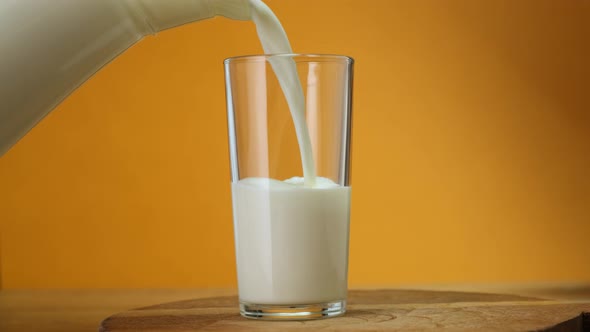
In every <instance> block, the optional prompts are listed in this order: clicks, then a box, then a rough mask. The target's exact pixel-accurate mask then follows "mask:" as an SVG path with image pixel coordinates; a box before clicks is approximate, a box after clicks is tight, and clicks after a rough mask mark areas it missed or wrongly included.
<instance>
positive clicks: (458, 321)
mask: <svg viewBox="0 0 590 332" xmlns="http://www.w3.org/2000/svg"><path fill="white" fill-rule="evenodd" d="M583 312H590V301H581V300H556V299H547V298H538V297H530V296H519V295H509V294H490V293H477V292H453V291H423V290H391V289H383V290H356V291H351V292H350V294H349V306H348V312H347V313H346V315H345V316H343V317H338V318H331V319H325V320H316V321H296V322H268V321H256V320H248V319H245V318H242V317H241V316H240V315H239V313H238V300H237V297H235V296H225V297H213V298H206V299H194V300H185V301H177V302H171V303H164V304H159V305H154V306H149V307H143V308H139V309H135V310H130V311H125V312H122V313H120V314H116V315H113V316H111V317H109V318H107V319H105V320H104V321H103V322H102V323H101V326H100V331H102V332H116V331H150V332H165V331H230V330H231V331H277V330H280V331H282V332H283V331H302V330H318V329H322V330H326V331H396V330H411V331H427V330H432V329H437V330H440V329H442V330H446V331H473V330H478V331H590V327H589V326H588V325H590V324H589V323H588V319H587V316H583V315H582V314H583ZM584 317H586V319H584Z"/></svg>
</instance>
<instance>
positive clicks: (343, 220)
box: [232, 0, 350, 304]
mask: <svg viewBox="0 0 590 332" xmlns="http://www.w3.org/2000/svg"><path fill="white" fill-rule="evenodd" d="M250 4H251V11H252V12H251V13H250V15H251V19H252V20H253V21H254V23H255V24H256V29H257V31H258V35H259V38H260V41H261V43H262V46H263V48H264V51H265V53H266V54H279V53H292V50H291V46H290V44H289V41H288V39H287V35H286V34H285V31H284V30H283V28H282V26H281V24H280V22H279V20H278V19H277V18H276V16H275V15H274V14H273V13H272V11H271V10H270V9H269V8H268V7H267V6H266V5H265V4H264V3H262V2H261V1H259V0H250ZM269 62H270V64H271V66H272V67H273V70H274V72H275V74H276V76H277V79H278V81H279V84H280V85H281V88H282V90H283V93H284V94H285V98H286V100H287V103H288V105H289V109H290V112H291V117H292V119H293V123H294V125H295V130H296V134H297V140H298V143H299V150H300V154H301V160H302V164H303V165H302V166H303V167H302V168H303V175H304V178H292V179H289V180H286V181H284V182H282V181H278V180H274V179H267V178H246V179H242V180H240V181H238V182H234V183H232V196H233V213H234V233H235V243H236V256H237V267H238V285H239V293H240V301H242V302H246V303H251V304H315V303H322V302H335V301H342V300H346V289H347V271H348V229H349V227H348V225H349V207H350V188H349V187H342V186H340V185H337V184H335V183H334V182H332V181H331V180H329V179H325V178H320V177H317V178H316V174H315V168H314V161H313V154H312V149H311V143H310V139H309V133H308V128H307V125H306V122H305V98H304V95H303V89H302V87H301V83H300V81H299V77H298V75H297V68H296V65H295V62H294V61H293V60H292V59H291V58H288V57H283V58H281V57H276V58H271V59H269Z"/></svg>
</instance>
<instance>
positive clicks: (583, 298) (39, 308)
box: [0, 284, 590, 332]
mask: <svg viewBox="0 0 590 332" xmlns="http://www.w3.org/2000/svg"><path fill="white" fill-rule="evenodd" d="M378 288H389V289H391V288H395V289H421V290H435V291H462V292H484V293H497V294H513V295H521V296H534V297H539V298H544V299H551V300H563V301H567V302H574V303H575V302H579V303H590V285H581V284H575V285H574V284H567V285H566V284H559V285H544V286H524V285H520V286H507V285H493V286H489V285H486V286H484V285H471V286H469V285H457V286H423V285H422V286H414V287H399V286H396V287H378ZM361 289H375V288H361ZM235 294H236V291H235V290H232V289H136V290H131V289H119V290H115V289H102V290H99V289H92V290H0V331H2V332H12V331H19V332H20V331H60V332H69V331H97V329H98V327H99V325H100V322H101V321H102V320H103V319H105V318H106V317H109V316H112V315H113V314H116V313H118V312H122V311H126V310H129V309H132V308H137V307H145V306H150V305H155V304H159V303H166V302H174V301H179V300H186V299H199V298H208V297H217V296H229V295H235Z"/></svg>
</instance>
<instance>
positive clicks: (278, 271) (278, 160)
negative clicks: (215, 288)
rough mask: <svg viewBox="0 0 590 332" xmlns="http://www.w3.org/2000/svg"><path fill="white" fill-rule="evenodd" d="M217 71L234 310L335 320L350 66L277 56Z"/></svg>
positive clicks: (230, 63)
mask: <svg viewBox="0 0 590 332" xmlns="http://www.w3.org/2000/svg"><path fill="white" fill-rule="evenodd" d="M224 64H225V78H226V95H227V114H228V133H229V148H230V149H229V150H230V161H231V178H232V201H233V219H234V235H235V249H236V261H237V271H238V287H239V298H240V312H241V314H242V316H244V317H247V318H258V319H271V320H285V319H287V320H288V319H295V320H303V319H316V318H327V317H333V316H338V315H341V314H343V313H344V312H345V311H346V294H347V274H348V237H349V220H350V159H351V151H350V143H351V120H352V119H351V111H352V108H351V106H352V105H351V102H352V70H353V59H352V58H349V57H346V56H340V55H300V54H282V55H259V56H243V57H235V58H229V59H226V60H225V62H224ZM283 88H284V89H283Z"/></svg>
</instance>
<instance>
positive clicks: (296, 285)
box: [232, 177, 350, 304]
mask: <svg viewBox="0 0 590 332" xmlns="http://www.w3.org/2000/svg"><path fill="white" fill-rule="evenodd" d="M289 182H290V183H289ZM232 194H233V211H234V230H235V243H236V255H237V266H238V276H239V278H238V286H239V291H240V301H243V302H248V303H256V304H314V303H322V302H332V301H338V300H345V299H346V287H347V269H348V265H347V262H348V224H349V223H348V221H349V206H350V188H349V187H342V186H339V185H336V184H334V183H333V182H332V181H330V180H328V179H324V178H319V177H318V178H317V183H316V186H315V187H314V188H307V187H304V186H303V179H301V178H294V179H290V180H287V181H285V182H281V181H278V180H273V179H266V178H247V179H243V180H241V181H239V182H237V183H233V184H232Z"/></svg>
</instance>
